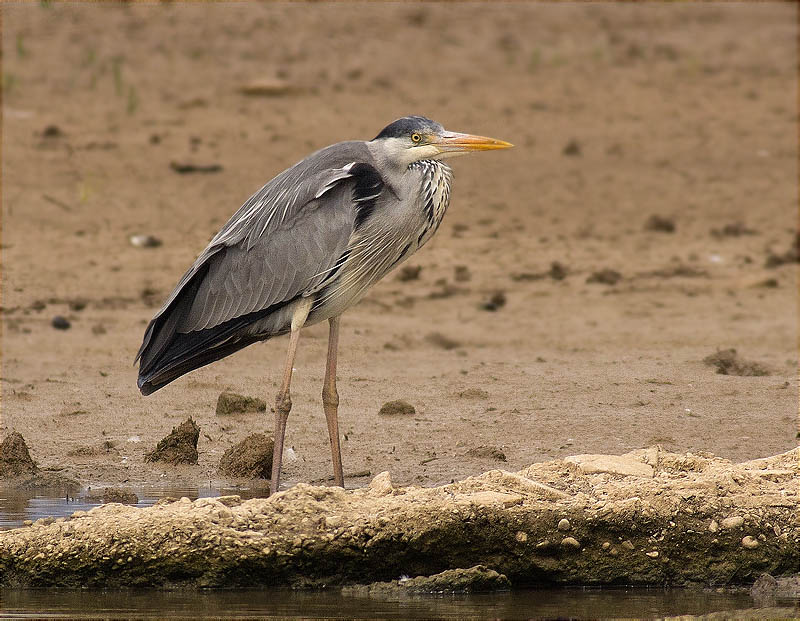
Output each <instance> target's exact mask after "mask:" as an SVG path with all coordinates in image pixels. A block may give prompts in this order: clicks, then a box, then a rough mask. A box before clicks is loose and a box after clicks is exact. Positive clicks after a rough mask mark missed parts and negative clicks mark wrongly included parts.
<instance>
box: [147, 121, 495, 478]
mask: <svg viewBox="0 0 800 621" xmlns="http://www.w3.org/2000/svg"><path fill="white" fill-rule="evenodd" d="M510 146H511V145H510V144H509V143H507V142H503V141H502V140H495V139H493V138H486V137H484V136H472V135H470V134H458V133H453V132H448V131H445V129H444V128H443V127H442V126H441V125H439V124H438V123H435V122H434V121H431V120H430V119H426V118H424V117H419V116H411V117H404V118H402V119H398V120H397V121H395V122H394V123H391V124H389V125H388V126H386V127H385V128H384V129H383V130H382V131H381V132H380V133H379V134H378V135H377V136H376V137H375V138H374V139H373V140H370V141H369V142H360V141H351V142H341V143H339V144H335V145H332V146H330V147H326V148H325V149H322V150H320V151H317V152H316V153H314V154H312V155H310V156H309V157H307V158H306V159H304V160H303V161H301V162H299V163H297V164H295V165H294V166H292V167H291V168H289V169H287V170H285V171H284V172H282V173H281V174H279V175H278V176H277V177H275V178H274V179H273V180H272V181H270V182H269V183H267V184H266V185H265V186H264V187H263V188H261V189H260V190H259V191H258V192H256V193H255V194H253V196H251V197H250V198H249V199H248V200H247V201H246V202H245V204H244V205H242V206H241V207H240V208H239V210H238V211H237V212H236V213H235V214H234V215H233V217H232V218H231V219H230V220H229V221H228V223H227V224H226V225H225V226H224V227H223V228H222V230H221V231H220V232H219V233H217V235H216V236H215V237H214V239H212V240H211V243H210V244H209V245H208V247H207V248H206V249H205V250H204V251H203V252H202V253H201V254H200V256H199V257H198V258H197V260H196V261H195V262H194V264H193V265H192V266H191V267H190V268H189V270H188V271H187V272H186V273H185V274H184V275H183V277H182V278H181V280H180V281H179V282H178V285H177V286H176V287H175V289H174V290H173V291H172V293H171V294H170V296H169V297H168V298H167V301H166V302H165V303H164V306H163V307H162V308H161V309H160V310H159V311H158V313H156V315H155V317H153V320H152V321H151V322H150V324H149V325H148V326H147V330H146V331H145V334H144V339H143V341H142V346H141V348H140V349H139V353H138V354H137V356H136V358H137V360H140V361H141V362H140V365H139V379H138V385H139V389H140V390H141V391H142V394H145V395H148V394H150V393H152V392H154V391H156V390H158V389H160V388H162V387H163V386H165V385H167V384H168V383H170V382H171V381H173V380H175V379H177V378H179V377H180V376H181V375H183V374H185V373H188V372H189V371H192V370H193V369H197V368H199V367H201V366H203V365H206V364H209V363H211V362H214V361H215V360H219V359H220V358H223V357H225V356H227V355H229V354H232V353H234V352H235V351H238V350H239V349H241V348H243V347H246V346H247V345H250V344H251V343H255V342H257V341H263V340H265V339H268V338H271V337H273V336H277V335H280V334H285V333H287V332H291V336H290V338H289V348H288V353H287V356H286V366H285V370H284V375H283V382H282V384H281V389H280V391H279V392H278V395H277V397H276V399H275V435H274V440H275V444H274V448H273V456H272V476H271V479H270V490H271V491H272V492H276V491H278V489H279V486H280V472H281V458H282V455H283V442H284V437H285V434H286V421H287V419H288V416H289V412H290V410H291V407H292V402H291V397H290V394H289V387H290V384H291V380H292V369H293V364H294V358H295V354H296V352H297V344H298V339H299V336H300V331H301V329H302V328H303V327H304V326H307V325H310V324H313V323H317V322H319V321H323V320H325V319H327V320H328V322H329V324H330V331H329V337H328V358H327V363H326V367H325V380H324V382H323V388H322V403H323V408H324V410H325V418H326V421H327V425H328V436H329V439H330V442H331V457H332V460H333V470H334V482H335V484H336V485H340V486H344V474H343V470H342V456H341V447H340V443H339V427H338V414H337V412H338V405H339V396H338V393H337V392H336V357H337V350H338V343H339V316H340V315H341V314H342V313H343V312H344V311H345V310H347V309H348V308H349V307H350V306H352V305H353V304H355V303H356V302H358V300H359V299H361V297H362V296H363V295H364V294H365V293H366V292H367V291H368V290H369V287H370V286H372V285H373V284H375V283H376V282H377V281H378V280H380V279H381V278H382V277H383V276H384V275H386V274H387V273H388V272H389V271H390V270H391V269H392V268H394V267H395V266H396V265H398V264H399V263H400V262H402V261H404V260H405V259H407V258H408V257H409V256H411V255H412V254H413V253H415V252H416V251H417V250H419V249H420V248H421V247H422V246H423V245H424V244H425V242H427V241H428V240H429V239H430V237H431V236H432V235H433V234H434V233H435V232H436V229H437V228H438V227H439V224H440V223H441V221H442V218H443V217H444V214H445V211H446V210H447V206H448V204H449V203H450V183H451V180H452V173H451V172H450V168H449V167H448V166H447V165H445V164H443V163H442V162H441V161H440V160H442V159H444V158H445V157H451V156H453V155H458V154H461V153H466V152H469V151H483V150H489V149H504V148H507V147H510Z"/></svg>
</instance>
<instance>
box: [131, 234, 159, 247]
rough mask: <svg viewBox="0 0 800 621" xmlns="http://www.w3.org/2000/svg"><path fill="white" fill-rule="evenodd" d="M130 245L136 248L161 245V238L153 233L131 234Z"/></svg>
mask: <svg viewBox="0 0 800 621" xmlns="http://www.w3.org/2000/svg"><path fill="white" fill-rule="evenodd" d="M129 239H130V242H131V246H136V247H137V248H158V247H159V246H160V245H161V240H160V239H159V238H158V237H155V236H154V235H131V236H130V238H129Z"/></svg>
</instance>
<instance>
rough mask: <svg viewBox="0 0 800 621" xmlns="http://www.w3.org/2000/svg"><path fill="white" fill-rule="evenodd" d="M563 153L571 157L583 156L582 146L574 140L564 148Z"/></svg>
mask: <svg viewBox="0 0 800 621" xmlns="http://www.w3.org/2000/svg"><path fill="white" fill-rule="evenodd" d="M562 153H563V154H564V155H568V156H570V157H576V156H579V155H580V154H581V144H580V143H579V142H578V141H577V140H575V139H574V138H573V139H572V140H570V141H569V142H568V143H567V144H566V145H565V146H564V149H563V151H562Z"/></svg>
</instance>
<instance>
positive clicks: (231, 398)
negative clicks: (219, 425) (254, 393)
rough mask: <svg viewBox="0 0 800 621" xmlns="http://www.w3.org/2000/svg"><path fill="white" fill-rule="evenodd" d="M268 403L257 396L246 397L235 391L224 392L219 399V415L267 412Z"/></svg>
mask: <svg viewBox="0 0 800 621" xmlns="http://www.w3.org/2000/svg"><path fill="white" fill-rule="evenodd" d="M266 411H267V403H266V401H264V400H263V399H258V398H257V397H245V396H244V395H237V394H236V393H234V392H223V393H221V394H220V395H219V398H218V399H217V415H218V416H225V415H227V414H248V413H253V412H266Z"/></svg>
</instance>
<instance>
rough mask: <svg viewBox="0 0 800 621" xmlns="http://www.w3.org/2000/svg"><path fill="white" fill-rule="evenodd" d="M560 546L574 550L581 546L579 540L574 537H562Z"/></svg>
mask: <svg viewBox="0 0 800 621" xmlns="http://www.w3.org/2000/svg"><path fill="white" fill-rule="evenodd" d="M561 547H563V548H572V549H574V550H579V549H580V547H581V544H580V541H578V540H577V539H575V537H564V538H563V539H562V540H561Z"/></svg>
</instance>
